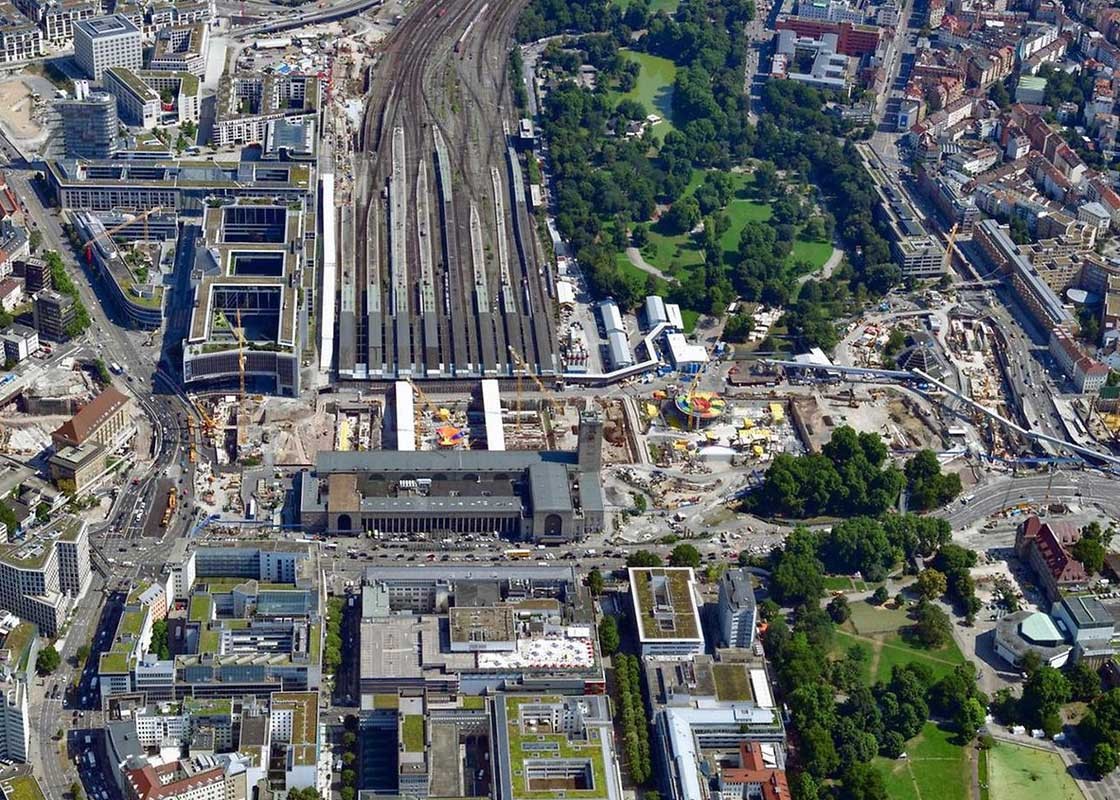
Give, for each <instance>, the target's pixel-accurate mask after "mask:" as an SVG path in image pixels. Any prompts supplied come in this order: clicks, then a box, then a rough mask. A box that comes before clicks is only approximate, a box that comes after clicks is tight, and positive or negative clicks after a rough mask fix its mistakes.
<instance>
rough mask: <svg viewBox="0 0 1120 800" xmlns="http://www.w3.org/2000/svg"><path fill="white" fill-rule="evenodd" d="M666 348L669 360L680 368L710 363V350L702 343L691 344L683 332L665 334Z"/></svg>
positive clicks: (684, 368)
mask: <svg viewBox="0 0 1120 800" xmlns="http://www.w3.org/2000/svg"><path fill="white" fill-rule="evenodd" d="M665 350H666V351H667V353H668V355H669V361H670V362H671V363H672V364H673V366H674V367H675V368H676V369H678V370H688V369H696V368H697V367H700V366H703V365H704V364H707V363H708V351H707V350H706V349H705V348H704V345H702V344H690V343H689V341H688V340H687V339H685V337H684V334H683V333H667V334H665Z"/></svg>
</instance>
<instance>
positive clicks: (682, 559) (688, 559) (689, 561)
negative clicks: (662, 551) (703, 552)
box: [669, 544, 701, 569]
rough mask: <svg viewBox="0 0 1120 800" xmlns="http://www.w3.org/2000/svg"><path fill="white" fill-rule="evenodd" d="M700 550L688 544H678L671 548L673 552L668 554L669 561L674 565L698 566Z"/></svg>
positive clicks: (694, 567)
mask: <svg viewBox="0 0 1120 800" xmlns="http://www.w3.org/2000/svg"><path fill="white" fill-rule="evenodd" d="M700 561H701V557H700V551H699V550H697V549H696V548H695V547H693V546H692V545H690V544H678V545H677V546H676V547H674V548H673V552H671V553H670V554H669V563H670V564H671V565H672V566H674V567H692V568H693V569H696V568H697V567H699V566H700Z"/></svg>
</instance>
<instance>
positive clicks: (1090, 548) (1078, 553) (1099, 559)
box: [1070, 537, 1105, 575]
mask: <svg viewBox="0 0 1120 800" xmlns="http://www.w3.org/2000/svg"><path fill="white" fill-rule="evenodd" d="M1070 552H1071V554H1072V555H1073V557H1074V558H1076V559H1077V560H1078V561H1080V562H1081V564H1082V566H1084V567H1085V571H1086V572H1087V573H1088V574H1090V575H1095V574H1096V573H1098V572H1100V571H1101V567H1103V566H1104V557H1105V549H1104V545H1102V544H1101V543H1100V541H1098V540H1097V539H1090V538H1087V537H1082V538H1081V539H1078V540H1077V541H1076V542H1074V544H1073V547H1072V548H1070Z"/></svg>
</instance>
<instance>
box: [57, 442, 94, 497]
mask: <svg viewBox="0 0 1120 800" xmlns="http://www.w3.org/2000/svg"><path fill="white" fill-rule="evenodd" d="M105 456H106V450H105V448H104V447H103V446H101V445H100V444H97V442H86V444H84V445H82V446H81V447H64V448H62V449H61V450H59V451H58V452H56V453H55V454H54V455H52V456H51V457H50V460H49V461H47V469H48V471H49V472H50V476H51V481H52V482H53V483H54V485H55V486H57V487H58V488H59V489H60V490H62V491H64V492H66V493H67V494H70V495H78V494H81V493H84V492H85V491H87V490H88V489H89V488H90V487H91V486H92V485H93V484H94V483H95V482H96V481H97V480H98V479H99V478H100V477H101V476H102V475H104V474H105V463H106V462H105Z"/></svg>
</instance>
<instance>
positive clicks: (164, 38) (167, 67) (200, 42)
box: [148, 22, 210, 77]
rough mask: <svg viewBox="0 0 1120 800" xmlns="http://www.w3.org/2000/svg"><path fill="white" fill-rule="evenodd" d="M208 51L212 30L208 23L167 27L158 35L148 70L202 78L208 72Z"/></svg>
mask: <svg viewBox="0 0 1120 800" xmlns="http://www.w3.org/2000/svg"><path fill="white" fill-rule="evenodd" d="M209 52H210V28H209V26H208V25H207V24H206V23H204V22H196V23H194V24H193V25H179V26H176V27H172V28H164V29H163V30H161V31H160V32H159V33H158V34H156V44H155V48H154V49H153V51H152V58H151V60H150V61H149V62H148V69H151V70H162V71H164V72H187V73H190V74H191V75H195V76H198V77H201V76H202V75H204V74H205V73H206V59H207V56H208V54H209Z"/></svg>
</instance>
